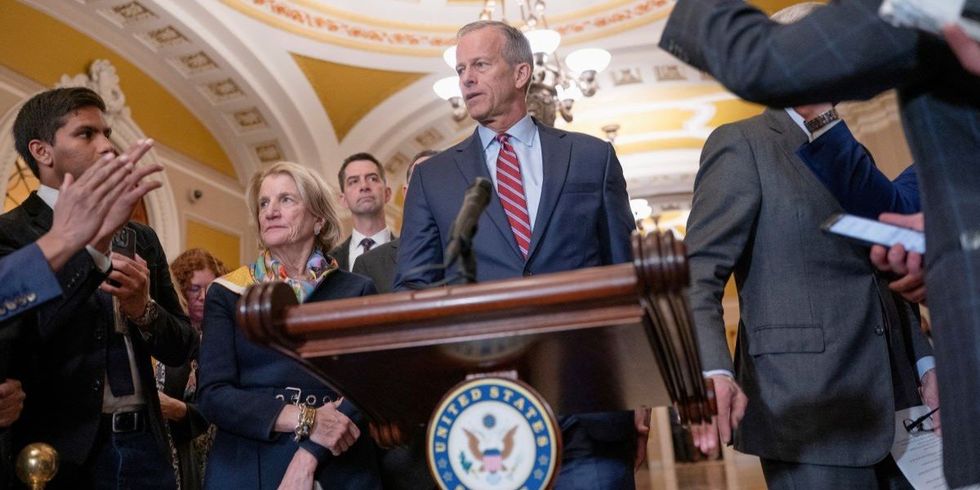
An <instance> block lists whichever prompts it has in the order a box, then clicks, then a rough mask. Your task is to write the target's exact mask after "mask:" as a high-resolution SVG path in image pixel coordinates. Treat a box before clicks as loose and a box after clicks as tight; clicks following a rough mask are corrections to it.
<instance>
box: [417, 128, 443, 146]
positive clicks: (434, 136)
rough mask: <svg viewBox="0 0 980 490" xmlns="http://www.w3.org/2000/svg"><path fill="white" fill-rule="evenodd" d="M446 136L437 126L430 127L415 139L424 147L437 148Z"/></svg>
mask: <svg viewBox="0 0 980 490" xmlns="http://www.w3.org/2000/svg"><path fill="white" fill-rule="evenodd" d="M444 138H445V136H443V135H442V133H440V132H439V131H438V130H437V129H436V128H428V129H426V130H425V131H423V132H421V133H420V134H418V135H417V136H416V137H415V141H416V142H418V144H420V145H422V147H423V148H435V147H436V143H439V142H440V141H442V140H443V139H444Z"/></svg>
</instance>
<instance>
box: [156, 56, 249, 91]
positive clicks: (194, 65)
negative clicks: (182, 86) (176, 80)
mask: <svg viewBox="0 0 980 490" xmlns="http://www.w3.org/2000/svg"><path fill="white" fill-rule="evenodd" d="M171 64H172V65H173V66H174V67H175V68H177V69H178V70H179V71H180V72H181V73H182V74H183V75H184V76H185V77H187V76H191V75H198V74H200V73H204V72H206V71H210V70H217V69H218V64H217V63H215V62H214V60H212V59H211V57H210V56H208V55H207V54H205V53H204V51H198V52H196V53H191V54H185V55H181V56H178V57H176V58H173V59H171ZM236 88H237V87H236Z"/></svg>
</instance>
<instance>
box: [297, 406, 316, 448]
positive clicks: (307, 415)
mask: <svg viewBox="0 0 980 490" xmlns="http://www.w3.org/2000/svg"><path fill="white" fill-rule="evenodd" d="M315 423H316V409H315V408H313V407H311V406H309V405H307V404H305V403H302V404H300V405H299V416H298V417H297V420H296V429H295V430H293V440H294V441H296V442H300V441H302V440H303V439H306V438H307V437H310V431H312V430H313V424H315Z"/></svg>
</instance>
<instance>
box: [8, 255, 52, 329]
mask: <svg viewBox="0 0 980 490" xmlns="http://www.w3.org/2000/svg"><path fill="white" fill-rule="evenodd" d="M60 295H61V286H59V285H58V278H56V277H55V275H54V272H53V271H52V270H51V266H50V265H48V261H47V260H46V259H45V258H44V254H42V253H41V249H40V248H39V247H38V246H37V245H35V244H33V243H32V244H30V245H27V246H25V247H23V248H21V249H18V250H17V251H16V252H13V253H12V254H10V255H9V256H7V257H4V258H3V259H0V322H3V321H4V320H7V319H8V318H11V317H13V316H14V315H17V314H20V313H23V312H25V311H27V310H30V309H32V308H34V307H36V306H38V305H40V304H42V303H44V302H46V301H48V300H50V299H53V298H55V297H57V296H60Z"/></svg>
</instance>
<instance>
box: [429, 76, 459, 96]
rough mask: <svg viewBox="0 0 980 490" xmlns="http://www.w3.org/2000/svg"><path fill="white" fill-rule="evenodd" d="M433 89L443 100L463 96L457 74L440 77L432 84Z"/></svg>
mask: <svg viewBox="0 0 980 490" xmlns="http://www.w3.org/2000/svg"><path fill="white" fill-rule="evenodd" d="M432 90H433V91H434V92H435V93H436V95H438V96H439V98H440V99H442V100H449V99H451V98H453V97H460V98H462V96H463V92H462V91H460V89H459V77H457V76H452V77H446V78H440V79H439V80H438V81H436V83H434V84H432Z"/></svg>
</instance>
